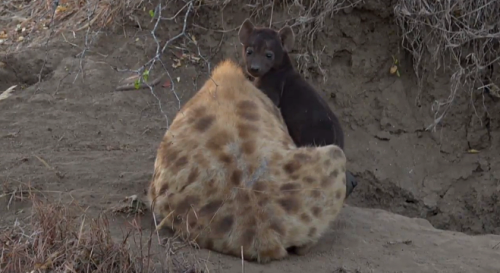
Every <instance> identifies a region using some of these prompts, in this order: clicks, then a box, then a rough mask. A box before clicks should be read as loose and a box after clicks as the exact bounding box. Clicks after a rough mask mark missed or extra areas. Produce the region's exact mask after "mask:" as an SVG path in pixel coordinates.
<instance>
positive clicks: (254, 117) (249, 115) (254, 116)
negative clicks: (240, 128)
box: [236, 111, 260, 121]
mask: <svg viewBox="0 0 500 273" xmlns="http://www.w3.org/2000/svg"><path fill="white" fill-rule="evenodd" d="M236 114H237V115H238V116H240V117H241V118H242V119H246V120H248V121H258V120H259V119H260V116H259V114H258V113H254V112H242V111H238V112H236Z"/></svg>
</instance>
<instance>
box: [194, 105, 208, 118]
mask: <svg viewBox="0 0 500 273" xmlns="http://www.w3.org/2000/svg"><path fill="white" fill-rule="evenodd" d="M206 112H207V107H206V106H199V107H196V108H194V109H193V116H195V117H201V116H204V115H205V113H206Z"/></svg>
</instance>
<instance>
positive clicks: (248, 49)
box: [247, 47, 253, 55]
mask: <svg viewBox="0 0 500 273" xmlns="http://www.w3.org/2000/svg"><path fill="white" fill-rule="evenodd" d="M252 53H253V48H251V47H248V48H247V55H252Z"/></svg>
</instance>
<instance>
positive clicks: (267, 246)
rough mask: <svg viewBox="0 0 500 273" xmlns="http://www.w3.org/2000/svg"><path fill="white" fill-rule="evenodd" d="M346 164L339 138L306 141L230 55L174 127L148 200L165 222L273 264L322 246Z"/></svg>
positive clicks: (339, 201) (191, 236)
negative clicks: (300, 142)
mask: <svg viewBox="0 0 500 273" xmlns="http://www.w3.org/2000/svg"><path fill="white" fill-rule="evenodd" d="M345 165H346V158H345V155H344V153H343V151H342V149H341V148H339V147H338V146H336V145H326V146H322V147H302V148H297V147H296V145H295V144H294V142H293V140H292V138H291V137H290V135H289V133H288V130H287V127H286V125H285V123H284V121H283V119H282V117H281V115H280V112H279V110H278V109H277V108H276V107H275V106H274V104H273V103H272V102H271V100H270V99H269V98H268V97H267V96H266V95H265V94H264V93H262V92H261V91H259V90H258V89H257V88H256V87H255V86H254V85H253V84H252V83H251V82H250V81H249V80H247V79H246V77H245V75H244V72H243V71H242V69H241V68H240V67H239V66H238V65H237V64H236V63H234V62H233V61H230V60H225V61H223V62H221V63H220V64H218V65H217V67H216V68H215V69H214V71H213V72H212V75H211V77H210V79H208V80H207V81H206V82H205V84H204V85H203V86H202V87H201V89H200V90H199V91H198V93H196V94H195V95H194V96H193V97H192V98H191V99H190V100H189V101H188V102H187V103H186V104H185V105H184V106H183V107H182V109H181V111H180V112H179V113H178V114H177V115H176V117H175V119H174V121H173V123H172V125H171V127H170V128H169V129H168V130H167V132H166V133H165V136H164V137H163V140H162V142H161V144H160V147H159V149H158V153H157V157H156V161H155V165H154V175H153V179H152V182H151V184H150V187H149V193H148V197H149V201H150V202H151V204H152V205H153V206H154V212H155V214H156V215H157V216H158V217H159V219H162V221H161V223H160V226H164V225H166V226H168V227H170V228H172V229H173V230H174V231H175V232H177V233H178V234H179V235H181V236H182V237H184V238H185V239H187V240H190V241H193V242H196V243H197V244H198V245H199V246H200V247H202V248H206V249H211V250H214V251H217V252H220V253H225V254H228V255H233V256H237V257H240V256H241V255H242V254H241V253H243V257H244V259H246V260H256V261H258V262H261V263H265V262H269V261H271V260H276V259H281V258H283V257H285V256H287V255H288V254H287V249H288V248H292V247H294V248H295V249H296V251H297V253H298V254H305V253H306V252H307V251H308V250H309V248H310V247H311V246H313V245H315V244H316V242H317V241H318V239H319V238H320V237H321V236H322V234H324V232H325V230H326V229H327V228H328V226H329V224H330V223H331V222H332V221H333V220H334V219H335V218H336V217H337V215H338V213H339V212H340V210H341V208H342V206H343V202H344V198H345V193H346V185H345V182H346V179H345Z"/></svg>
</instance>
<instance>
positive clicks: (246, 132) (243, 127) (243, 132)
mask: <svg viewBox="0 0 500 273" xmlns="http://www.w3.org/2000/svg"><path fill="white" fill-rule="evenodd" d="M236 128H237V129H238V136H239V137H240V138H243V139H245V138H249V137H250V136H252V135H253V134H255V133H257V132H259V127H257V126H255V125H254V124H248V123H238V124H237V125H236Z"/></svg>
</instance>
